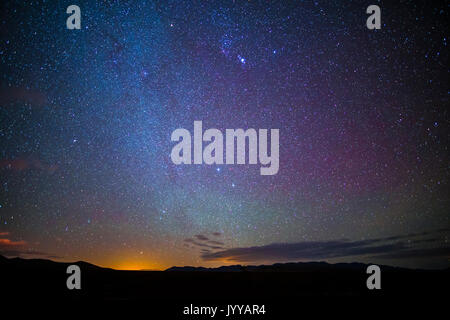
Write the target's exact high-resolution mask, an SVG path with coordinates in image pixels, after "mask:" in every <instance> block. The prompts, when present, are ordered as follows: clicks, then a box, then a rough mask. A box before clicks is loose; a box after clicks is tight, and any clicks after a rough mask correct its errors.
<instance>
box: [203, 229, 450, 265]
mask: <svg viewBox="0 0 450 320" xmlns="http://www.w3.org/2000/svg"><path fill="white" fill-rule="evenodd" d="M439 232H448V229H443V230H437V231H433V232H423V233H414V234H407V235H399V236H394V237H385V238H376V239H368V240H360V241H351V240H348V239H341V240H332V241H302V242H296V243H272V244H268V245H264V246H254V247H241V248H231V249H226V250H221V251H216V252H203V253H202V254H201V257H202V258H203V260H205V261H224V260H228V261H233V262H256V261H280V262H281V261H302V260H304V261H308V260H323V259H332V258H342V257H355V256H363V255H366V256H367V255H368V256H371V257H378V258H382V259H393V258H395V259H405V258H410V257H427V256H434V257H436V256H442V257H448V256H450V246H448V245H444V246H442V245H441V246H434V247H431V248H430V247H427V248H420V249H419V248H417V246H418V245H419V244H423V243H424V242H428V244H430V243H431V244H432V243H434V242H436V243H437V242H438V241H439V240H440V238H439V237H435V236H433V237H432V238H430V239H424V237H427V236H431V235H435V234H437V233H439ZM406 239H408V241H404V240H406Z"/></svg>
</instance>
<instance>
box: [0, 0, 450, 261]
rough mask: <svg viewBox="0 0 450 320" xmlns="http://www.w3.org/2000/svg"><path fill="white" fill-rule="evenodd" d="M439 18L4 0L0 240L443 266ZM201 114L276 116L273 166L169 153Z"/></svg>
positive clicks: (17, 249) (287, 4)
mask: <svg viewBox="0 0 450 320" xmlns="http://www.w3.org/2000/svg"><path fill="white" fill-rule="evenodd" d="M71 4H76V5H79V6H80V8H81V30H68V29H67V28H66V19H67V18H68V16H69V15H68V14H67V13H66V9H67V7H68V6H69V5H71ZM370 4H378V5H379V6H380V7H381V20H382V28H381V30H368V29H367V27H366V19H367V17H368V16H369V15H368V14H366V8H367V6H368V5H370ZM448 21H449V6H448V5H447V4H444V3H442V4H439V3H438V2H434V1H433V2H426V1H405V2H402V3H401V4H400V3H399V4H391V3H390V2H389V3H386V2H377V1H375V0H374V1H368V2H367V1H277V2H273V3H272V4H269V3H268V2H267V1H262V0H261V1H240V0H236V1H232V0H229V1H195V4H194V1H192V2H191V1H104V2H101V1H98V2H94V1H89V2H86V1H78V0H77V1H26V2H10V1H2V2H1V5H0V147H1V148H0V254H3V255H6V256H11V257H12V256H21V257H24V258H44V259H52V260H56V261H77V260H84V261H88V262H91V263H95V264H98V265H101V266H106V267H113V268H119V269H165V268H168V267H170V266H173V265H178V266H182V265H194V266H207V267H211V266H220V265H228V264H268V263H275V262H287V261H312V260H314V261H316V260H321V261H322V260H324V261H329V262H339V261H344V262H352V261H360V262H374V263H380V264H388V265H400V266H407V267H417V268H418V267H424V268H442V267H448V266H449V265H450V263H449V256H450V245H449V242H448V241H449V236H450V223H449V208H450V203H449V194H450V190H449V189H450V188H449V178H450V170H449V169H450V167H449V164H450V161H449V160H450V157H449V154H450V153H449V150H448V145H449V135H450V130H449V120H450V117H449V110H450V109H449V95H450V91H449V90H450V89H449V83H448V73H449V70H448V66H449V63H448V62H449V55H448V47H447V42H448V30H449V28H448ZM194 120H199V121H202V122H203V128H204V129H208V128H218V129H220V130H222V132H225V129H227V128H230V129H236V128H243V129H248V128H255V129H259V128H266V129H273V128H276V129H279V130H280V143H279V144H280V157H279V159H280V160H279V162H280V168H279V172H278V173H277V174H276V175H272V176H262V175H260V172H259V170H260V165H226V164H223V165H206V164H203V165H174V164H173V163H172V161H171V158H170V153H171V150H172V148H173V146H174V145H175V143H174V142H172V141H171V139H170V137H171V134H172V132H173V131H174V130H175V129H177V128H186V129H188V130H189V131H190V132H191V133H192V132H193V123H194Z"/></svg>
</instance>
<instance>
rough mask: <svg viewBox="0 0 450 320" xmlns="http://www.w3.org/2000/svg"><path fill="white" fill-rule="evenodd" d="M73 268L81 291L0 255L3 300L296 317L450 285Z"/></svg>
mask: <svg viewBox="0 0 450 320" xmlns="http://www.w3.org/2000/svg"><path fill="white" fill-rule="evenodd" d="M74 264H77V265H78V266H79V267H80V269H81V279H82V280H81V290H68V289H67V287H66V280H67V277H68V276H69V275H68V274H67V273H66V269H67V266H68V265H70V264H68V263H58V262H53V261H50V260H34V259H33V260H25V259H20V258H13V259H8V258H5V257H2V256H0V288H1V292H2V293H7V298H8V299H12V300H16V299H17V300H20V301H24V300H27V299H30V300H46V301H49V302H50V301H57V300H85V301H88V302H89V301H94V300H95V301H98V300H114V301H116V300H141V301H143V300H145V301H147V302H148V303H149V308H152V307H156V308H157V307H160V308H162V306H166V307H167V306H169V307H170V308H169V309H165V310H166V311H165V312H169V313H172V314H175V315H179V316H180V318H183V314H182V310H183V308H184V306H190V304H194V305H196V304H197V305H211V304H212V305H223V307H224V308H226V305H228V304H259V305H262V304H265V305H266V308H265V309H266V310H267V312H269V311H271V312H272V313H273V312H275V310H278V311H277V312H281V311H283V310H284V312H285V311H286V310H289V311H290V312H297V311H296V310H299V309H297V308H298V307H301V304H302V303H305V301H312V300H316V301H317V300H319V301H326V300H327V299H333V300H336V299H340V301H343V302H345V303H349V304H351V303H352V301H358V300H361V299H365V300H370V299H374V300H373V301H379V300H384V301H391V302H392V301H398V300H399V299H400V298H401V299H402V301H408V300H409V301H420V300H421V299H422V298H423V299H425V298H427V299H430V298H431V299H432V300H435V301H440V300H445V299H446V298H447V297H448V285H449V283H450V282H449V279H450V278H449V275H450V272H449V269H447V270H437V271H429V270H428V271H426V270H409V269H402V268H393V267H388V266H381V274H382V277H381V279H382V280H381V286H382V289H381V290H368V289H367V287H366V279H367V277H368V276H369V275H367V274H366V268H367V265H364V264H359V263H354V264H328V263H324V262H313V263H286V264H274V265H271V266H255V267H242V266H231V267H221V268H217V269H204V268H191V267H183V268H178V267H174V268H170V269H168V270H166V271H118V270H112V269H104V268H100V267H97V266H94V265H91V264H88V263H85V262H76V263H74ZM5 296H6V295H5ZM168 318H170V317H168ZM177 318H178V316H177ZM216 318H217V317H216ZM257 318H261V317H257ZM263 318H268V316H265V317H263Z"/></svg>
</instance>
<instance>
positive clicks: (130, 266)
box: [110, 261, 164, 271]
mask: <svg viewBox="0 0 450 320" xmlns="http://www.w3.org/2000/svg"><path fill="white" fill-rule="evenodd" d="M110 268H112V269H115V270H128V271H139V270H152V271H161V270H164V268H162V267H161V266H159V265H158V264H154V263H145V262H142V261H124V262H120V263H118V264H116V265H112V266H111V267H110Z"/></svg>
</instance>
